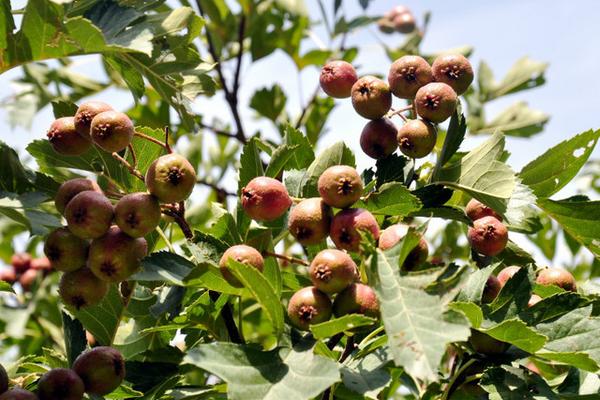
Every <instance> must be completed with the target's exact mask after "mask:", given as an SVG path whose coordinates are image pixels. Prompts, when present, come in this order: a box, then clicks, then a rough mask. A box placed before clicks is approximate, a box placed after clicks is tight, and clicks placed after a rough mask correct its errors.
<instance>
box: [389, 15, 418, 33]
mask: <svg viewBox="0 0 600 400" xmlns="http://www.w3.org/2000/svg"><path fill="white" fill-rule="evenodd" d="M392 23H393V24H394V29H396V31H397V32H400V33H404V34H406V33H411V32H413V31H414V30H415V28H416V27H417V22H416V21H415V17H414V16H413V15H412V13H403V14H400V15H396V17H394V20H393V21H392Z"/></svg>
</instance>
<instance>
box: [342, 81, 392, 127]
mask: <svg viewBox="0 0 600 400" xmlns="http://www.w3.org/2000/svg"><path fill="white" fill-rule="evenodd" d="M352 106H353V107H354V111H356V112H357V113H358V115H360V116H361V117H363V118H367V119H378V118H381V117H383V116H384V115H385V114H386V113H387V112H388V111H389V110H390V108H391V107H392V93H391V92H390V87H389V86H388V84H387V83H386V82H384V81H382V80H381V79H379V78H376V77H374V76H370V75H368V76H364V77H362V78H360V79H359V80H357V81H356V82H355V83H354V85H353V86H352Z"/></svg>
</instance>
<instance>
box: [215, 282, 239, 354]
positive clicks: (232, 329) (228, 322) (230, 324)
mask: <svg viewBox="0 0 600 400" xmlns="http://www.w3.org/2000/svg"><path fill="white" fill-rule="evenodd" d="M208 295H209V296H210V299H211V300H212V302H213V303H216V302H217V300H219V296H220V294H219V292H215V291H214V290H209V292H208ZM221 317H223V322H224V323H225V327H226V328H227V333H228V334H229V339H230V340H231V341H232V342H233V343H237V344H244V340H243V339H242V337H241V336H240V333H239V332H238V329H237V327H236V326H235V321H234V320H233V314H232V313H231V306H230V304H229V302H227V303H225V305H224V306H223V308H221Z"/></svg>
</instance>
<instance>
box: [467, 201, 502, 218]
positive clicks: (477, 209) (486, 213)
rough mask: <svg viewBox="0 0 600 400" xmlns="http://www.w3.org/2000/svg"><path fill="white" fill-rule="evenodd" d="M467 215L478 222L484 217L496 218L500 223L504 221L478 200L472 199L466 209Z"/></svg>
mask: <svg viewBox="0 0 600 400" xmlns="http://www.w3.org/2000/svg"><path fill="white" fill-rule="evenodd" d="M465 214H467V217H469V219H470V220H471V221H475V220H478V219H480V218H483V217H494V218H496V219H497V220H498V221H502V217H501V216H500V215H499V214H498V213H496V211H494V210H492V209H491V208H490V207H488V206H486V205H485V204H483V203H482V202H480V201H479V200H477V199H471V200H469V202H468V203H467V206H466V207H465Z"/></svg>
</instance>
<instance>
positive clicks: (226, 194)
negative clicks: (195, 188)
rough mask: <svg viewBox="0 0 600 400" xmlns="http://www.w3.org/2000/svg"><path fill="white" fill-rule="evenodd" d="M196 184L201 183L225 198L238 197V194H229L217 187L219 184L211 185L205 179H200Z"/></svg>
mask: <svg viewBox="0 0 600 400" xmlns="http://www.w3.org/2000/svg"><path fill="white" fill-rule="evenodd" d="M196 183H199V184H200V185H204V186H208V187H209V188H212V189H213V190H215V191H216V192H218V193H219V194H221V195H223V196H229V197H237V194H235V193H233V192H228V191H227V190H225V189H223V188H222V187H220V186H217V184H215V183H210V182H208V181H206V180H204V179H198V180H197V181H196Z"/></svg>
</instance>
